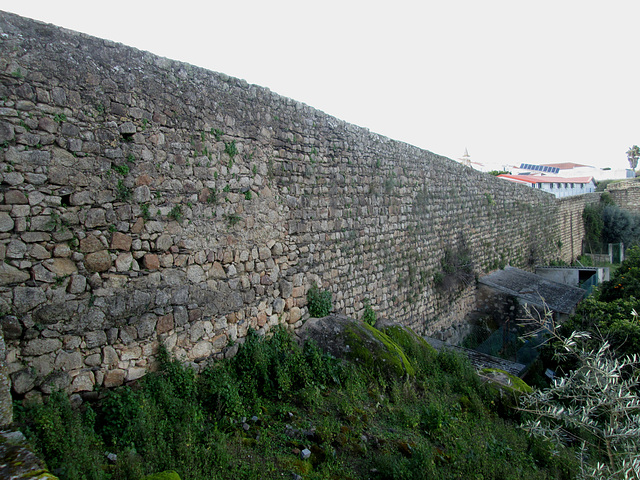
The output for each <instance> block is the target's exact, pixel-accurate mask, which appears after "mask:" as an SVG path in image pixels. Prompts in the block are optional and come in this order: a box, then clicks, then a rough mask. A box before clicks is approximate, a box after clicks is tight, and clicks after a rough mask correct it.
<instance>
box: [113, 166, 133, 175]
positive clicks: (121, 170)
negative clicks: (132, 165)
mask: <svg viewBox="0 0 640 480" xmlns="http://www.w3.org/2000/svg"><path fill="white" fill-rule="evenodd" d="M111 170H113V171H114V172H116V173H119V174H120V175H122V176H127V175H128V174H129V165H111Z"/></svg>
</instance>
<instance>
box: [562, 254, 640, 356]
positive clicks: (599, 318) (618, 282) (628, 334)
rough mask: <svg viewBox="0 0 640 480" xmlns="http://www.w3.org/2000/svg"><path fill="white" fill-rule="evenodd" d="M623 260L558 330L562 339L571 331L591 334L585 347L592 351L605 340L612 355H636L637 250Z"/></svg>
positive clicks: (639, 350) (639, 349)
mask: <svg viewBox="0 0 640 480" xmlns="http://www.w3.org/2000/svg"><path fill="white" fill-rule="evenodd" d="M626 255H627V258H626V259H625V260H624V261H623V262H622V263H621V264H620V267H619V268H618V269H617V270H616V273H615V274H613V275H612V277H611V279H610V280H609V281H608V282H604V283H603V284H602V285H601V286H600V287H599V288H598V289H597V290H596V291H595V292H594V294H593V295H592V296H590V297H589V298H587V299H585V300H583V301H582V302H581V303H580V305H579V306H578V308H577V310H576V314H575V315H573V316H572V317H571V319H570V320H569V321H567V322H565V323H564V324H563V325H562V328H561V329H560V333H561V335H562V336H564V337H568V336H569V335H570V334H571V332H574V331H585V332H589V333H590V334H591V337H590V339H589V340H588V341H586V342H587V344H588V347H589V348H591V349H596V348H598V347H599V345H600V344H601V343H602V341H603V340H607V341H608V342H609V343H610V344H611V347H612V350H613V351H615V352H616V355H618V356H619V357H622V356H624V355H633V354H637V355H640V322H639V321H638V317H637V315H636V313H640V247H638V246H634V247H631V248H630V249H628V250H627V254H626Z"/></svg>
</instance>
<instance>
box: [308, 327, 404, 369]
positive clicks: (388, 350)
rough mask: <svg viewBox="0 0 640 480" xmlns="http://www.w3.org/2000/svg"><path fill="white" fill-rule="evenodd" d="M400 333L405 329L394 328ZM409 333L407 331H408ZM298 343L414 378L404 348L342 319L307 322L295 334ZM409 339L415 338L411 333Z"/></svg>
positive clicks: (381, 334) (378, 331) (381, 335)
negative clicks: (308, 343) (314, 345)
mask: <svg viewBox="0 0 640 480" xmlns="http://www.w3.org/2000/svg"><path fill="white" fill-rule="evenodd" d="M394 327H397V328H399V329H400V330H402V331H405V330H408V329H405V327H401V326H398V325H395V326H394ZM409 331H410V330H409ZM296 334H297V336H298V342H299V343H300V344H304V342H307V341H310V340H311V341H314V342H315V343H316V344H317V345H318V347H320V348H321V349H322V350H324V351H326V352H328V353H330V354H331V355H333V356H335V357H337V358H344V359H347V360H350V361H352V362H355V363H357V364H360V365H362V366H364V367H366V368H368V369H372V370H379V371H380V372H382V373H385V374H391V375H397V376H404V375H409V376H411V375H413V374H414V373H415V370H414V367H413V365H412V364H411V362H410V361H409V359H408V358H407V356H406V354H405V352H404V350H403V348H402V347H401V346H400V345H399V344H398V343H397V342H395V341H394V340H393V339H392V338H391V337H390V336H389V335H387V334H386V333H384V332H382V331H380V330H378V329H377V328H374V327H372V326H371V325H368V324H366V323H364V322H361V321H359V320H354V319H352V318H349V317H346V316H344V315H328V316H326V317H323V318H310V319H309V320H307V321H306V322H305V324H304V325H303V326H302V327H301V328H300V329H298V330H297V331H296ZM407 335H408V336H415V334H414V333H413V332H411V333H410V334H409V333H407Z"/></svg>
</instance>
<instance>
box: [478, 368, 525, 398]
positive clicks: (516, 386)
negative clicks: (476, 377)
mask: <svg viewBox="0 0 640 480" xmlns="http://www.w3.org/2000/svg"><path fill="white" fill-rule="evenodd" d="M480 375H481V376H482V377H484V378H486V379H488V380H490V381H492V382H494V383H497V384H499V385H500V386H501V387H502V388H504V389H506V390H510V391H513V392H514V393H531V392H532V391H533V389H532V388H531V387H530V386H529V385H527V382H525V381H524V380H522V379H521V378H519V377H516V376H515V375H511V374H510V373H507V372H505V371H504V370H499V369H497V368H483V369H482V370H480Z"/></svg>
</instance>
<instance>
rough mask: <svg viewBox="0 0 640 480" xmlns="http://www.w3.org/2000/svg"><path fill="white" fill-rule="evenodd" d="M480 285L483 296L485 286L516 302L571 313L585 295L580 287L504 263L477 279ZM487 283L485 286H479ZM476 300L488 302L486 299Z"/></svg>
mask: <svg viewBox="0 0 640 480" xmlns="http://www.w3.org/2000/svg"><path fill="white" fill-rule="evenodd" d="M478 283H479V286H480V289H479V290H481V291H482V292H483V293H484V296H485V297H486V296H487V295H486V291H487V288H488V289H489V290H491V291H492V292H493V294H490V295H498V296H505V295H506V296H509V297H512V298H515V299H516V300H517V302H518V304H520V305H523V304H525V303H526V304H528V305H532V306H534V307H537V308H539V309H544V308H549V309H550V310H551V311H552V312H555V313H559V314H563V315H570V314H572V313H574V311H575V308H576V306H577V305H578V303H579V302H580V301H581V300H582V299H583V298H584V295H585V292H584V290H582V289H581V288H578V287H572V286H570V285H566V284H564V283H559V282H555V281H552V280H549V279H547V278H545V277H543V276H540V275H537V274H535V273H531V272H526V271H524V270H520V269H519V268H515V267H505V268H504V269H503V270H497V271H495V272H492V273H490V274H488V275H484V276H482V277H480V278H479V279H478ZM482 287H486V288H482ZM479 303H487V302H486V299H485V300H481V301H479Z"/></svg>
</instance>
